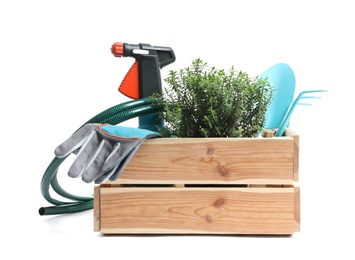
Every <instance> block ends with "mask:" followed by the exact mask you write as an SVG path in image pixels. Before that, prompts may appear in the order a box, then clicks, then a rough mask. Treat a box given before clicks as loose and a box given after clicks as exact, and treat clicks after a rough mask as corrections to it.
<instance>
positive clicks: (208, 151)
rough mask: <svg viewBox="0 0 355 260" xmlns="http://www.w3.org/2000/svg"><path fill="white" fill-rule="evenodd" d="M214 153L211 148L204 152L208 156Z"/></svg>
mask: <svg viewBox="0 0 355 260" xmlns="http://www.w3.org/2000/svg"><path fill="white" fill-rule="evenodd" d="M213 153H214V148H213V147H207V151H206V154H207V155H208V156H212V155H213Z"/></svg>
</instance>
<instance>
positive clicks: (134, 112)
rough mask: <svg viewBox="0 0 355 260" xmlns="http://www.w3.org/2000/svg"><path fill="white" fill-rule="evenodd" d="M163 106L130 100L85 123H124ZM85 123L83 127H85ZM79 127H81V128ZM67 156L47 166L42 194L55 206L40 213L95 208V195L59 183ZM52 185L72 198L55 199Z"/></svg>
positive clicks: (54, 160)
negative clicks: (64, 186) (76, 191)
mask: <svg viewBox="0 0 355 260" xmlns="http://www.w3.org/2000/svg"><path fill="white" fill-rule="evenodd" d="M161 109H162V107H161V106H160V105H157V104H154V102H153V100H152V99H150V98H142V99H138V100H133V101H128V102H124V103H121V104H118V105H116V106H113V107H110V108H108V109H106V110H104V111H103V112H101V113H99V114H97V115H96V116H94V117H93V118H91V119H90V120H88V121H87V122H86V123H85V124H89V123H100V124H103V123H108V124H111V125H116V124H119V123H122V122H124V121H126V120H129V119H132V118H135V117H138V116H144V115H148V114H152V113H157V112H158V111H160V110H161ZM85 124H83V125H82V126H81V127H83V126H84V125H85ZM81 127H79V129H80V128H81ZM79 129H78V130H79ZM66 158H67V157H65V158H58V157H55V158H54V159H53V160H52V162H51V163H50V164H49V166H48V167H47V169H46V171H45V173H44V174H43V177H42V181H41V193H42V196H43V197H44V198H45V199H46V200H47V201H48V202H49V203H51V204H53V205H54V206H49V207H41V208H40V209H39V211H38V212H39V214H40V215H57V214H66V213H75V212H80V211H85V210H89V209H92V208H93V204H94V198H93V197H82V196H77V195H74V194H71V193H69V192H67V191H65V190H64V189H63V188H62V187H61V186H60V184H59V182H58V179H57V173H58V169H59V166H60V165H61V164H62V163H63V162H64V160H65V159H66ZM50 187H52V189H53V190H54V191H55V192H56V193H57V194H58V195H60V196H62V197H64V198H66V199H69V200H71V202H67V201H65V202H64V201H59V200H57V199H54V198H53V197H52V196H51V195H50V192H49V191H50Z"/></svg>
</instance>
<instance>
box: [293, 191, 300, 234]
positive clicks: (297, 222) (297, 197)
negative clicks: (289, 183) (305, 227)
mask: <svg viewBox="0 0 355 260" xmlns="http://www.w3.org/2000/svg"><path fill="white" fill-rule="evenodd" d="M294 193H295V199H294V200H295V232H300V230H301V195H300V187H298V186H295V192H294Z"/></svg>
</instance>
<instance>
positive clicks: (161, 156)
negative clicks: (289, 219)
mask: <svg viewBox="0 0 355 260" xmlns="http://www.w3.org/2000/svg"><path fill="white" fill-rule="evenodd" d="M294 142H295V141H294V139H293V138H291V137H273V138H156V139H148V140H145V142H144V143H143V144H142V145H141V147H140V148H139V150H138V151H137V152H136V154H135V155H134V156H133V158H132V159H131V161H130V163H129V164H128V165H127V167H126V168H125V170H124V172H123V173H122V174H121V176H120V177H119V178H118V179H117V180H116V181H114V182H108V183H140V184H144V183H154V184H159V183H161V184H166V183H173V184H178V183H182V184H186V183H193V184H195V183H204V184H208V183H214V184H219V183H238V184H253V183H255V184H262V183H265V184H292V183H293V179H294V175H295V168H294V163H295V157H294Z"/></svg>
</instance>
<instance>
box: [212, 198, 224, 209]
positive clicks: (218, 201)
mask: <svg viewBox="0 0 355 260" xmlns="http://www.w3.org/2000/svg"><path fill="white" fill-rule="evenodd" d="M224 203H225V200H224V199H223V198H219V199H217V200H216V201H215V202H214V203H213V207H216V208H220V207H222V206H223V205H224Z"/></svg>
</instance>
